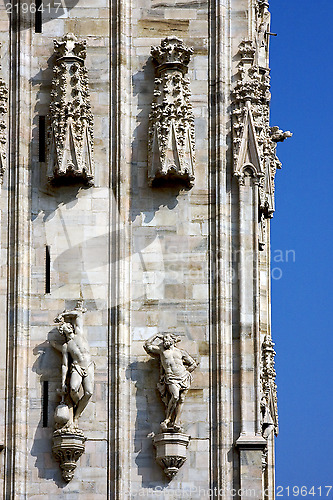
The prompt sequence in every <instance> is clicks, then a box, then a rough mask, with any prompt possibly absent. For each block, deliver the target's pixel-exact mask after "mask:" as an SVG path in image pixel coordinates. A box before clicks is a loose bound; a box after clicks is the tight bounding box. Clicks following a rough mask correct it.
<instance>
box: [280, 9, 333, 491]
mask: <svg viewBox="0 0 333 500" xmlns="http://www.w3.org/2000/svg"><path fill="white" fill-rule="evenodd" d="M270 4H271V5H270V10H271V14H272V25H271V31H273V32H275V33H278V36H277V37H271V68H272V72H271V76H272V106H271V124H272V125H279V127H280V128H282V129H283V130H291V131H292V132H293V133H294V135H293V137H292V138H291V139H287V140H286V141H285V142H284V143H283V144H280V145H279V146H278V156H279V158H280V160H281V161H282V163H283V169H282V170H281V171H278V172H277V175H276V212H275V215H274V218H273V220H272V225H271V236H272V257H273V262H272V267H273V268H274V267H276V268H279V269H281V271H282V277H281V279H275V280H272V335H273V340H274V341H275V344H276V351H277V356H276V369H277V374H278V377H277V383H278V397H279V417H280V435H279V437H278V438H277V440H276V449H277V451H276V459H277V467H276V484H277V485H281V486H283V487H284V488H286V487H287V486H290V488H292V487H293V486H299V487H301V486H303V485H305V486H308V487H311V486H315V487H316V488H318V487H320V486H322V487H324V486H325V485H333V458H332V456H333V390H332V389H333V387H332V364H333V363H332V361H333V340H332V339H333V335H332V325H331V318H330V314H331V310H332V284H333V272H332V247H333V230H332V221H331V218H332V216H331V210H332V209H331V199H332V194H333V182H332V180H333V179H332V162H333V159H332V151H331V146H332V141H333V139H332V134H333V128H332V125H331V122H332V114H333V113H332V109H333V104H332V97H331V93H332V89H333V84H332V83H333V82H332V80H333V63H332V59H333V58H332V45H333V43H332V20H333V2H332V0H317V1H316V2H314V1H313V0H311V1H310V0H302V1H300V0H298V1H292V0H271V2H270ZM277 250H281V251H282V255H284V256H285V252H286V251H287V250H294V251H295V259H293V258H292V254H289V262H286V257H284V262H275V261H274V256H279V259H281V253H280V252H277ZM279 275H280V272H278V271H276V276H279ZM295 491H297V490H295ZM324 491H326V492H327V491H328V490H324V489H323V490H322V496H323V497H324V496H325V497H326V492H325V493H324ZM315 493H316V496H317V497H318V496H319V490H318V489H317V490H315ZM283 496H284V497H286V498H287V490H286V489H284V491H283ZM290 496H292V494H290ZM326 498H330V499H332V498H333V488H332V490H331V492H330V494H329V495H328V497H326Z"/></svg>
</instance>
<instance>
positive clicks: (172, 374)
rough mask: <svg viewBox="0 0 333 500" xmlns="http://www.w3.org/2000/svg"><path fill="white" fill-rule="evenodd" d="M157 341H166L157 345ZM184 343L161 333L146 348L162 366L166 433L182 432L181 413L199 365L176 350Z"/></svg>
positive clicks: (176, 337)
mask: <svg viewBox="0 0 333 500" xmlns="http://www.w3.org/2000/svg"><path fill="white" fill-rule="evenodd" d="M157 339H159V340H162V342H160V343H159V344H156V343H155V341H156V340H157ZM180 341H181V338H180V337H178V336H176V335H173V334H170V333H167V334H165V335H160V334H157V335H154V336H153V337H151V338H150V339H149V340H147V341H146V342H145V344H144V346H143V347H144V349H145V351H146V352H147V353H148V354H149V355H150V356H152V357H159V359H160V363H161V375H160V380H159V383H158V384H157V387H158V390H159V391H160V393H161V396H162V401H163V402H164V404H165V406H166V414H165V420H164V421H163V422H162V423H161V431H162V432H167V431H175V432H178V431H180V430H181V426H180V424H179V417H180V413H181V410H182V406H183V404H184V401H185V396H186V394H187V391H188V389H189V388H190V385H191V382H192V375H191V372H192V371H193V370H195V368H196V367H197V366H198V363H197V362H196V361H195V360H194V359H193V358H192V357H191V356H190V355H189V354H188V353H187V352H186V351H184V350H183V349H179V348H178V347H176V344H177V343H178V342H180Z"/></svg>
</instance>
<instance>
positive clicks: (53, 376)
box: [30, 328, 64, 487]
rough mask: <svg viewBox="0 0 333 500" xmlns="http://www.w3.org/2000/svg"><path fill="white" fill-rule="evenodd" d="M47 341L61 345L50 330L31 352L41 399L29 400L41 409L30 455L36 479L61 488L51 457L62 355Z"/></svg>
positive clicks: (59, 338)
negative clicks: (44, 339) (36, 472)
mask: <svg viewBox="0 0 333 500" xmlns="http://www.w3.org/2000/svg"><path fill="white" fill-rule="evenodd" d="M50 340H57V341H60V342H61V340H62V339H61V336H60V333H59V332H58V330H57V329H56V328H53V329H52V330H50V331H49V333H48V338H47V340H46V341H45V342H43V343H42V344H39V345H37V346H36V347H35V348H34V350H33V353H34V355H35V356H38V357H37V359H36V361H35V363H34V365H33V367H32V371H33V372H35V373H37V374H38V375H39V377H40V383H41V393H42V397H41V399H39V398H38V397H36V398H35V399H34V398H33V399H30V404H32V405H33V408H34V410H37V409H40V420H39V422H38V424H37V426H36V427H35V428H36V432H35V436H34V441H33V446H32V448H31V455H32V456H33V457H36V462H35V467H36V468H37V469H38V477H39V478H44V479H52V480H53V481H54V482H55V483H56V484H57V486H58V487H63V486H64V481H63V479H62V477H61V472H60V468H59V464H58V463H57V462H56V461H55V460H54V459H53V456H52V435H53V430H54V419H53V415H54V410H55V408H56V406H57V405H58V404H59V401H60V397H59V395H58V393H57V389H59V388H60V384H61V354H60V352H57V351H56V350H55V349H54V348H53V347H52V346H51V344H50Z"/></svg>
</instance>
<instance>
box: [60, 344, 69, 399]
mask: <svg viewBox="0 0 333 500" xmlns="http://www.w3.org/2000/svg"><path fill="white" fill-rule="evenodd" d="M67 372H68V352H67V346H66V344H64V345H63V346H62V365H61V390H62V392H63V394H64V393H65V392H66V391H67V387H66V377H67Z"/></svg>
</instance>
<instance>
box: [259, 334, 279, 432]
mask: <svg viewBox="0 0 333 500" xmlns="http://www.w3.org/2000/svg"><path fill="white" fill-rule="evenodd" d="M274 358H275V351H274V343H273V342H272V339H271V338H270V337H269V336H266V337H265V339H264V342H263V343H262V371H261V384H262V398H261V413H262V435H263V437H264V438H266V439H267V437H268V436H269V435H270V433H271V432H272V431H273V430H274V432H275V434H276V435H277V434H278V432H279V421H278V409H277V391H276V383H275V378H276V372H275V368H274Z"/></svg>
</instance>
